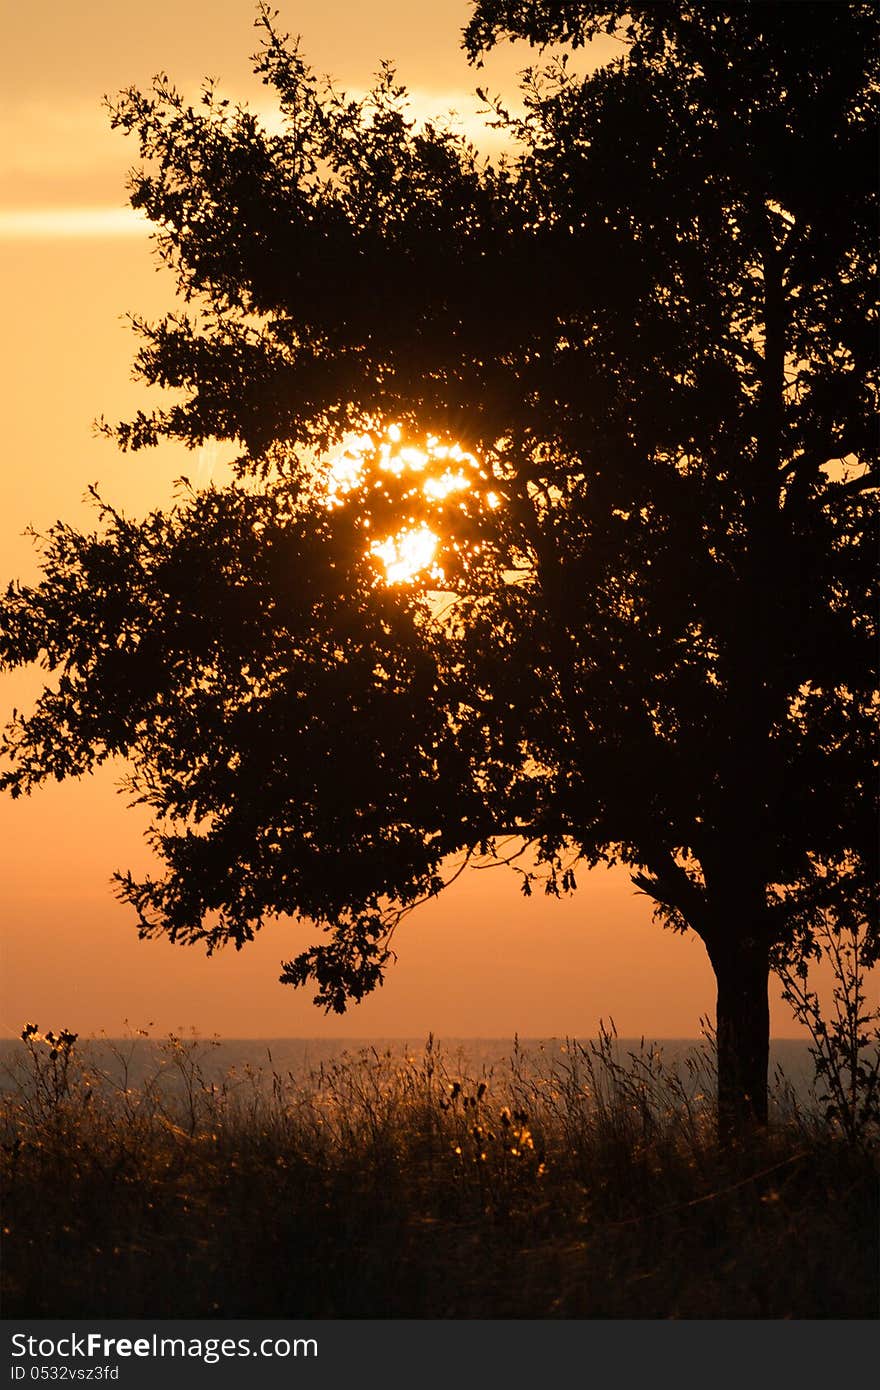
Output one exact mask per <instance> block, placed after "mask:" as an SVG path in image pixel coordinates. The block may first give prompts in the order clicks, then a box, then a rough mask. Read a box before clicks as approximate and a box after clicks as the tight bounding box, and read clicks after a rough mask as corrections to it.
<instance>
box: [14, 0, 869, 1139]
mask: <svg viewBox="0 0 880 1390" xmlns="http://www.w3.org/2000/svg"><path fill="white" fill-rule="evenodd" d="M259 23H260V24H261V26H262V29H263V44H262V47H261V49H260V52H259V54H258V55H257V59H256V65H257V71H258V72H259V73H260V74H261V75H262V78H263V80H264V82H265V83H266V84H267V86H268V87H269V88H270V89H271V90H272V92H273V93H274V95H275V97H276V98H277V102H278V105H279V108H280V113H281V122H280V125H279V127H278V128H277V130H276V129H275V128H274V127H273V129H272V130H268V129H266V128H265V127H264V126H263V125H261V123H260V121H259V120H258V119H257V117H256V116H255V115H254V114H253V113H252V112H250V111H249V110H247V109H245V108H242V107H238V106H235V105H232V104H230V103H229V102H228V101H227V100H225V99H223V98H222V97H221V96H220V95H219V93H218V92H217V91H216V90H215V89H214V87H213V86H210V85H208V86H206V87H205V89H204V91H203V93H202V97H201V101H200V102H198V103H196V104H191V103H188V102H187V101H186V100H185V99H184V98H183V96H182V95H181V94H180V93H179V92H178V91H177V90H176V89H175V88H174V86H173V85H172V84H171V83H170V81H169V80H168V79H167V78H166V77H164V76H162V77H160V78H158V79H157V80H156V83H155V84H154V87H153V88H152V90H150V91H146V92H142V91H138V90H131V91H128V92H125V93H123V94H121V95H120V97H119V98H118V99H117V101H116V102H115V103H114V104H113V107H112V120H113V123H114V125H115V126H117V127H119V128H121V129H122V130H123V131H124V132H125V133H127V134H129V135H131V136H132V137H133V138H134V139H135V140H136V141H137V143H138V145H139V150H140V156H141V161H142V167H141V169H140V171H139V172H137V173H136V174H135V175H134V176H133V181H132V186H131V200H132V203H133V205H134V206H135V207H136V208H140V209H142V210H143V211H145V212H146V214H147V215H148V217H149V218H150V219H151V221H152V222H154V223H155V224H156V227H157V229H158V231H157V235H156V247H157V250H158V254H159V255H160V257H161V258H162V259H163V260H164V261H165V262H166V263H167V264H168V265H170V266H171V267H172V268H173V270H174V272H175V274H176V277H177V285H178V290H179V294H180V297H181V300H182V307H181V308H180V310H179V311H178V312H175V313H173V314H170V315H168V316H167V317H166V318H164V319H163V320H162V321H160V322H158V323H145V322H137V323H136V324H135V327H136V331H137V333H138V335H139V338H140V347H139V351H138V354H137V358H136V370H137V372H138V374H139V376H140V377H141V378H142V379H143V380H144V382H146V383H147V384H149V385H153V386H159V387H162V388H171V390H172V396H171V402H170V404H164V405H162V406H159V407H158V408H156V409H155V410H153V411H149V412H147V411H144V412H140V413H138V415H137V416H136V417H135V418H134V419H133V420H129V421H125V422H122V423H120V424H119V425H116V426H107V429H108V432H110V433H111V434H113V435H114V436H115V438H116V439H117V440H118V442H119V444H120V446H121V447H122V448H123V449H130V450H138V449H142V448H144V447H147V446H150V445H153V444H155V443H156V442H157V441H159V440H160V439H162V438H175V439H181V440H183V441H185V442H186V443H187V444H188V445H191V446H197V445H199V444H201V443H203V442H204V441H206V440H209V439H214V440H219V441H228V442H229V444H230V452H233V451H234V452H235V454H236V461H235V464H234V473H235V477H234V479H233V481H231V482H230V483H229V484H228V485H225V486H219V485H217V486H212V487H209V488H207V489H204V490H201V491H193V490H191V489H188V488H185V489H183V490H182V491H181V493H180V495H179V497H178V500H177V503H176V504H175V505H174V506H173V507H171V508H166V509H164V510H162V511H157V512H155V513H154V514H152V515H151V516H149V517H148V518H147V519H146V520H144V521H134V520H130V519H127V518H125V517H123V516H121V515H119V514H118V512H116V511H115V510H114V509H113V508H112V507H110V506H109V505H108V504H106V503H104V502H101V503H100V518H99V524H98V525H97V527H96V529H95V531H94V532H93V533H90V534H82V533H79V532H77V531H75V530H73V529H71V528H70V527H68V526H65V525H63V524H59V525H58V526H57V527H56V528H54V530H52V532H51V533H50V534H49V535H48V536H47V537H46V538H45V540H44V544H43V568H44V574H43V578H42V580H41V582H39V583H38V584H35V585H14V584H13V585H11V586H10V588H9V590H8V592H7V594H6V598H5V601H4V604H3V608H2V619H0V662H2V664H3V665H5V666H7V667H11V666H15V665H19V664H25V663H29V662H34V661H42V662H43V663H44V664H45V665H46V666H47V667H48V668H49V669H50V671H51V672H52V673H53V681H52V683H51V684H50V685H49V686H47V689H46V691H45V693H44V694H43V696H42V697H41V699H40V700H39V702H38V703H37V706H36V708H35V710H34V711H33V712H32V713H31V714H26V715H17V716H16V717H15V718H14V719H13V721H12V723H11V724H10V726H9V728H8V730H7V734H6V740H5V752H6V754H7V758H8V762H7V770H6V772H5V774H4V783H5V785H6V786H7V787H8V788H9V789H11V791H12V792H13V794H17V793H20V792H23V791H29V790H31V788H33V787H34V786H35V785H37V784H38V783H39V782H41V781H43V780H45V779H46V778H47V777H52V776H55V777H64V776H68V775H71V774H80V773H82V772H86V771H88V770H90V769H91V768H92V767H94V766H95V764H96V763H98V762H100V761H102V760H103V759H106V758H107V757H110V756H112V755H114V754H124V755H125V756H126V757H127V758H128V759H129V764H130V767H131V776H130V781H129V783H128V787H129V790H130V792H131V793H132V795H133V796H134V797H135V798H137V799H139V800H142V801H144V802H145V803H146V804H147V805H148V806H149V807H150V808H151V810H152V812H153V813H154V816H155V830H154V843H155V847H156V850H157V851H158V855H159V858H160V861H161V863H162V865H163V866H164V867H163V872H162V874H161V876H159V877H151V878H147V879H145V880H143V881H135V880H133V879H132V878H131V877H130V876H123V877H122V878H121V880H120V891H121V893H122V895H123V896H124V897H125V898H127V899H128V900H129V901H130V902H131V903H132V904H133V905H134V907H135V908H136V910H137V913H138V916H139V921H140V929H141V931H142V933H144V934H147V935H149V934H154V933H167V934H169V935H170V936H171V938H172V939H174V940H178V941H181V942H192V941H204V942H205V943H206V944H207V946H208V947H209V949H213V948H214V947H215V946H218V945H220V944H222V943H224V942H226V941H232V942H234V943H235V944H236V945H237V946H241V945H242V944H243V943H244V942H246V941H247V940H249V939H250V938H251V937H252V936H253V933H254V932H255V931H256V930H258V929H259V927H260V926H261V925H262V924H263V922H264V921H265V920H266V919H267V918H269V917H275V916H292V917H296V918H301V919H306V920H308V921H309V922H311V923H314V924H317V926H318V927H319V928H322V929H323V936H322V937H321V938H320V939H319V941H318V942H317V944H312V945H310V946H307V947H306V949H305V950H303V951H302V952H300V953H299V954H298V955H297V956H296V957H295V958H294V959H293V960H291V961H290V962H289V963H288V964H287V965H286V966H285V967H284V973H283V976H282V978H284V979H286V980H288V981H292V982H294V983H297V984H300V983H303V982H305V981H307V980H308V979H310V978H311V979H314V980H315V981H316V982H317V985H318V999H319V1001H320V1002H322V1003H323V1004H325V1005H327V1006H330V1007H333V1008H338V1009H341V1008H343V1007H344V1005H345V1002H346V1000H347V999H349V998H359V997H361V996H362V994H363V993H364V992H366V991H367V990H369V989H370V988H372V987H373V986H374V985H375V984H376V983H377V982H378V980H379V979H380V978H381V974H382V971H383V968H384V966H385V964H386V963H387V961H388V959H389V949H390V946H389V943H390V935H389V934H390V932H391V930H393V927H394V924H395V923H396V921H397V920H398V918H399V915H400V912H401V911H404V910H406V909H408V908H410V907H411V906H413V905H414V904H415V903H417V902H418V901H420V900H421V899H422V898H424V897H425V896H429V895H432V894H435V893H437V892H438V891H440V889H441V888H442V885H443V882H444V880H445V877H446V876H447V875H448V872H449V866H450V864H451V863H453V864H454V863H458V862H460V859H461V856H463V855H464V856H468V855H474V854H481V855H491V854H495V855H497V856H499V857H503V856H504V853H505V845H509V844H511V843H516V844H518V843H520V842H522V841H526V842H529V843H531V844H532V845H533V846H534V849H535V853H536V855H537V859H538V862H539V864H540V865H541V866H542V870H543V876H544V878H545V887H546V888H548V889H549V891H551V892H560V891H567V890H569V889H571V888H572V887H573V886H574V868H575V866H576V865H577V863H578V862H579V861H585V862H586V863H588V864H596V863H598V862H600V861H606V862H608V861H619V862H623V863H625V864H627V865H629V866H630V867H631V870H632V873H633V877H634V880H635V882H636V883H637V885H638V886H639V887H641V888H642V889H643V890H644V891H645V892H647V893H648V894H649V895H650V896H651V897H652V898H653V900H654V902H655V904H656V907H657V911H658V915H659V916H660V918H661V919H662V920H663V921H665V922H666V923H667V924H669V925H672V926H673V927H676V928H678V929H682V930H684V929H687V928H690V929H693V930H694V931H696V932H697V933H698V934H699V935H700V936H701V938H702V939H703V941H704V942H705V944H706V947H707V950H708V952H709V955H710V958H711V960H712V964H713V967H714V968H715V971H716V975H717V976H718V982H719V1004H718V1024H719V1048H720V1061H721V1070H722V1091H723V1090H724V1086H725V1084H726V1085H727V1086H728V1090H729V1093H730V1096H731V1097H733V1101H732V1102H731V1103H734V1102H735V1100H736V1097H737V1096H738V1097H739V1100H740V1102H742V1101H743V1099H744V1098H745V1100H746V1102H747V1104H748V1105H750V1106H751V1107H752V1108H753V1109H755V1110H756V1111H757V1112H758V1113H759V1115H760V1113H761V1111H762V1100H761V1097H760V1094H759V1092H760V1090H761V1086H762V1082H761V1073H762V1069H763V1075H764V1082H765V1081H766V1038H767V969H768V962H769V960H770V958H771V954H772V952H773V951H785V950H789V951H791V950H795V951H804V950H809V948H810V924H811V921H812V920H813V917H814V914H815V913H816V912H817V911H820V910H822V911H825V910H827V909H829V908H830V909H832V910H833V911H835V912H837V913H839V914H851V915H852V914H855V915H857V916H859V917H861V918H865V919H867V920H869V921H871V922H872V923H873V922H874V918H873V916H872V914H873V911H874V908H873V899H872V891H873V890H872V884H873V882H874V877H875V874H876V849H875V834H874V830H875V825H874V785H875V776H874V771H873V762H874V759H873V753H872V749H873V741H874V736H875V730H876V708H877V697H876V694H875V693H874V692H875V686H876V677H875V670H874V660H875V655H874V653H875V647H874V643H875V612H876V598H877V593H876V588H877V579H876V567H875V548H876V525H875V512H874V497H875V487H876V464H877V440H876V429H875V423H874V416H873V405H874V400H875V391H876V351H875V331H876V302H875V291H874V283H875V281H874V276H875V274H876V236H875V233H876V183H875V171H874V139H875V129H876V121H877V114H878V111H877V107H878V82H877V76H878V74H877V52H878V48H877V41H876V40H877V35H876V24H877V17H876V11H875V8H874V6H873V5H868V4H839V5H835V6H826V5H823V4H798V5H782V4H780V5H766V4H738V5H718V4H711V5H708V4H697V3H694V4H683V3H676V4H673V5H656V4H651V5H644V6H638V5H631V4H627V5H623V4H620V5H618V4H592V3H565V4H553V5H547V4H543V3H523V2H522V0H514V2H513V3H506V4H505V3H492V0H484V3H478V4H477V5H476V7H475V10H474V15H473V18H472V20H471V23H470V25H469V26H468V29H467V30H466V33H465V44H466V48H467V51H468V52H469V54H470V55H471V57H473V58H475V59H478V58H479V55H480V54H481V53H483V52H485V50H486V48H487V47H489V46H491V44H492V43H494V42H495V41H496V40H497V39H499V38H502V37H524V38H527V39H529V40H530V41H532V42H533V43H535V44H545V43H549V42H555V41H562V42H564V43H565V42H567V43H569V44H573V45H575V46H578V45H580V44H582V43H586V42H588V41H589V40H590V39H591V38H592V37H593V36H594V35H595V34H596V33H598V32H608V33H615V34H616V35H617V36H618V37H619V38H620V39H621V47H620V56H619V58H617V59H615V60H614V61H613V62H609V63H606V64H604V65H602V66H600V67H598V68H597V69H596V70H595V71H594V72H592V73H591V74H590V75H588V76H586V77H578V76H575V75H574V73H573V71H572V69H571V68H570V66H569V64H568V63H567V62H566V60H565V58H564V57H563V58H561V59H560V58H555V59H549V60H546V61H539V62H538V63H537V64H536V65H535V66H534V67H533V68H531V69H529V70H528V71H527V72H526V73H525V75H524V78H523V86H522V90H521V93H520V98H519V100H520V110H519V113H518V114H517V112H513V113H511V112H508V111H507V110H506V109H505V107H504V104H503V103H502V101H501V99H500V98H492V97H491V95H490V94H487V95H486V101H487V106H488V109H489V111H490V113H491V114H492V116H493V118H494V120H495V121H496V122H498V123H499V124H500V125H501V126H502V127H503V129H504V130H505V131H506V133H507V137H508V141H509V149H508V153H507V154H506V155H505V156H503V157H499V158H496V159H494V160H490V159H487V158H485V157H483V156H481V155H480V153H479V152H478V151H477V150H476V149H475V148H474V147H473V146H472V145H470V144H469V143H468V141H467V139H466V138H465V136H464V135H463V134H462V133H461V131H460V130H458V129H457V128H456V127H455V126H454V125H453V124H450V123H448V122H447V123H444V122H435V123H428V124H419V123H417V122H416V121H415V119H414V118H413V116H412V115H411V114H410V112H409V108H408V103H407V94H406V91H405V88H404V87H403V86H402V85H401V84H400V83H399V82H398V79H397V77H396V74H395V73H394V71H393V70H392V69H391V68H390V67H388V66H385V67H383V68H382V69H381V71H380V73H379V75H378V78H377V81H376V84H375V86H374V89H373V90H372V91H371V92H370V93H369V94H368V95H367V96H365V97H363V98H360V99H353V98H350V97H347V96H346V95H345V94H343V93H341V92H339V91H337V90H336V89H334V88H333V86H332V85H330V84H328V83H325V82H322V81H320V80H319V79H318V78H317V77H316V76H315V75H314V74H313V73H312V72H311V70H310V69H309V67H308V65H307V63H306V61H305V59H304V57H303V55H302V53H301V52H300V49H299V46H298V45H297V44H292V43H291V42H290V41H289V40H288V39H287V38H286V37H285V36H284V35H283V34H282V33H280V32H279V30H278V29H277V28H276V22H275V19H274V18H273V16H272V15H271V14H270V13H269V12H268V11H266V10H263V11H262V13H261V17H260V20H259ZM340 460H341V462H342V465H344V466H343V467H342V468H341V469H340ZM419 535H420V536H421V537H422V540H424V541H425V545H424V547H423V551H424V556H425V563H424V564H422V565H421V567H418V566H411V567H410V569H409V570H408V571H407V570H406V569H405V567H404V570H403V572H402V574H401V576H400V577H399V578H398V581H397V582H390V581H391V579H392V571H391V570H390V569H389V568H387V566H386V565H385V564H383V558H382V557H383V554H384V555H385V557H386V560H387V557H388V555H389V554H390V553H391V552H390V551H389V549H388V546H389V543H391V544H392V545H393V542H394V541H395V539H396V540H397V542H398V546H400V545H402V544H403V543H404V541H405V538H406V537H407V536H409V537H410V538H412V537H414V536H415V537H416V538H418V536H419ZM383 547H384V549H383ZM456 857H457V858H456ZM523 882H524V887H525V888H526V890H528V889H529V887H530V883H531V874H530V873H525V874H524V879H523ZM870 941H871V942H872V943H873V949H876V926H875V925H874V926H872V929H871V934H870ZM762 991H763V994H762ZM724 1078H726V1079H727V1080H726V1083H725V1080H724Z"/></svg>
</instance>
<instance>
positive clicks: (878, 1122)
mask: <svg viewBox="0 0 880 1390" xmlns="http://www.w3.org/2000/svg"><path fill="white" fill-rule="evenodd" d="M814 941H815V952H814V959H816V958H818V959H821V958H822V957H824V958H825V959H826V960H827V961H828V962H829V963H830V965H831V969H832V972H833V978H834V983H833V986H832V991H831V999H832V1009H833V1012H832V1014H831V1016H830V1017H829V1018H827V1019H826V1017H825V1014H824V1013H823V1009H822V1004H821V1001H820V999H819V995H818V993H817V991H816V990H815V989H813V988H812V987H811V984H810V969H809V959H808V957H807V956H806V955H803V956H801V957H800V958H799V959H798V960H797V961H796V962H794V963H792V962H790V961H786V960H780V961H778V962H777V963H776V967H775V968H776V973H777V975H778V976H779V979H780V980H781V981H782V987H783V988H782V997H783V999H785V1000H786V1002H787V1003H788V1004H789V1005H790V1006H791V1008H792V1010H793V1012H794V1015H795V1018H796V1019H797V1020H798V1022H799V1023H801V1024H802V1025H803V1026H804V1027H805V1028H806V1029H807V1030H808V1032H809V1034H810V1038H811V1039H812V1042H811V1046H810V1053H811V1055H812V1058H813V1062H814V1065H815V1072H816V1087H817V1097H818V1100H819V1101H820V1103H821V1104H822V1106H823V1107H824V1114H825V1118H826V1119H827V1120H828V1121H830V1122H831V1123H832V1124H834V1125H836V1126H838V1127H839V1128H840V1129H841V1130H842V1131H843V1133H844V1134H845V1135H846V1137H847V1139H848V1140H849V1141H850V1142H851V1143H865V1142H876V1141H877V1139H878V1137H880V1008H873V1009H872V1008H870V1007H869V1005H868V1002H867V998H866V983H867V976H868V970H869V966H870V965H871V964H872V958H871V949H870V945H871V943H870V941H869V934H868V932H867V931H866V929H865V928H864V927H863V926H862V925H861V924H860V923H858V922H856V921H853V920H850V921H846V922H844V923H841V922H840V921H839V920H838V919H837V918H836V917H835V916H834V915H833V914H832V913H830V912H825V913H823V914H822V915H821V916H820V918H819V919H818V921H817V922H816V924H815V926H814Z"/></svg>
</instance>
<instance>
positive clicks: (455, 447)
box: [326, 424, 500, 584]
mask: <svg viewBox="0 0 880 1390" xmlns="http://www.w3.org/2000/svg"><path fill="white" fill-rule="evenodd" d="M383 475H384V476H385V478H387V479H394V480H395V482H396V483H397V484H399V485H400V495H401V497H405V498H406V499H407V502H408V504H410V505H413V506H416V507H417V506H418V504H419V503H421V504H422V505H424V506H426V507H428V508H430V509H432V510H434V511H435V512H436V514H437V518H438V522H439V520H440V514H441V510H442V507H443V505H444V504H446V505H447V506H448V505H450V499H455V498H456V497H458V505H459V506H460V507H461V508H464V505H465V504H464V500H463V499H464V496H465V494H467V493H473V491H474V489H475V485H477V484H478V483H479V482H481V481H483V482H484V481H485V480H486V475H485V473H484V472H483V470H482V469H481V467H480V464H479V462H478V460H477V459H476V457H475V456H474V455H473V454H470V453H468V452H467V451H466V450H465V449H463V448H462V447H461V445H460V444H441V443H440V440H439V439H438V438H437V436H436V435H428V437H427V439H426V440H425V445H424V448H420V447H418V446H417V445H414V444H412V443H411V442H409V441H407V442H404V437H403V430H402V428H401V426H400V425H397V424H392V425H389V426H388V428H387V429H386V430H385V432H384V435H382V436H381V437H380V438H379V439H378V440H377V439H376V438H375V437H374V436H373V435H372V434H362V435H352V436H351V437H350V438H349V439H347V440H346V442H345V443H344V445H343V446H342V447H341V448H340V449H339V451H338V453H337V454H336V456H335V457H334V458H333V460H332V463H331V465H330V467H329V469H328V473H327V483H326V486H327V492H326V501H327V506H328V507H344V506H345V505H346V503H347V501H348V499H349V494H351V493H352V492H354V491H356V490H360V489H363V488H365V487H370V486H372V487H375V488H382V487H383V486H384V487H386V488H387V483H383ZM484 500H485V503H486V505H487V506H488V507H490V508H495V507H497V506H499V504H500V498H499V497H498V495H497V493H494V492H488V493H486V495H485V499H484ZM452 504H453V505H454V500H453V503H452ZM432 519H433V518H432ZM439 548H440V535H438V532H437V530H435V529H434V527H433V526H432V525H431V524H429V521H428V520H425V521H421V522H418V523H417V522H416V518H415V517H413V516H410V517H408V518H407V524H406V525H405V526H404V527H403V528H402V529H401V530H399V531H397V532H395V533H394V534H392V535H390V536H386V537H384V538H383V539H381V540H375V541H373V542H372V544H371V545H370V547H369V554H370V555H372V556H374V557H375V558H376V559H377V560H378V561H380V562H381V564H382V565H384V567H385V582H386V583H387V584H407V583H412V582H413V581H414V580H416V579H423V578H430V579H436V580H438V581H442V579H443V569H442V567H441V566H440V564H439V562H438V559H437V553H438V550H439Z"/></svg>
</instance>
